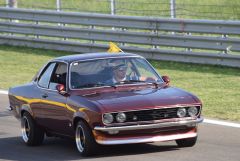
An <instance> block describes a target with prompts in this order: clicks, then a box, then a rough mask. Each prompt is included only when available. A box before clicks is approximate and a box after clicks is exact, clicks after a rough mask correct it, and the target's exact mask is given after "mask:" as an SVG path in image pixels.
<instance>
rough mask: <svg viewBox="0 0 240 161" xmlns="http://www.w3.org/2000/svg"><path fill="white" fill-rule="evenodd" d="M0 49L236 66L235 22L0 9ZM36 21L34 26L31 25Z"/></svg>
mask: <svg viewBox="0 0 240 161" xmlns="http://www.w3.org/2000/svg"><path fill="white" fill-rule="evenodd" d="M0 19H1V21H0V32H1V33H2V34H1V35H0V44H8V45H17V46H29V47H34V48H45V49H54V50H64V51H73V52H79V53H85V52H99V51H106V50H107V48H108V45H107V44H108V42H109V41H113V42H117V43H120V44H121V48H122V49H123V50H124V51H126V52H133V53H138V54H140V55H143V56H145V57H146V58H149V59H157V60H171V61H181V62H191V63H206V64H220V65H227V66H234V67H240V38H239V35H240V22H239V21H216V20H215V21H213V20H212V21H211V20H182V19H160V18H148V17H133V16H131V17H130V16H116V15H114V16H113V15H105V14H87V13H73V12H58V11H41V10H27V9H9V8H0ZM36 22H38V23H36Z"/></svg>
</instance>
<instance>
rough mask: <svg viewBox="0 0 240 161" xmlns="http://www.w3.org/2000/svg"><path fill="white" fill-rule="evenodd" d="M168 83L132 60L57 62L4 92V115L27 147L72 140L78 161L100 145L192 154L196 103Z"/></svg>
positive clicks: (124, 56)
mask: <svg viewBox="0 0 240 161" xmlns="http://www.w3.org/2000/svg"><path fill="white" fill-rule="evenodd" d="M169 82H170V80H169V78H168V77H167V76H163V77H160V76H159V75H158V73H157V72H156V71H155V70H154V68H153V67H152V66H151V65H150V64H149V63H148V61H147V60H146V59H144V58H143V57H141V56H139V55H135V54H128V53H119V54H110V53H91V54H80V55H71V56H64V57H59V58H56V59H54V60H52V61H50V62H48V63H47V64H46V65H45V66H44V67H43V68H42V69H41V70H40V71H39V73H38V74H37V75H36V76H35V77H34V78H33V80H32V81H31V82H30V83H28V84H25V85H22V86H18V87H14V88H11V89H9V100H10V110H13V113H14V115H15V117H16V118H18V119H20V120H21V127H22V138H23V140H24V142H25V143H26V144H27V145H30V146H34V145H39V144H41V143H42V142H43V139H44V136H61V137H62V136H67V137H71V138H75V141H76V145H77V149H78V151H79V152H80V153H81V154H82V155H85V156H86V155H90V154H93V153H94V152H96V151H97V149H96V148H97V147H98V145H99V144H101V145H116V144H134V143H151V142H156V141H171V140H175V141H176V143H177V145H178V146H179V147H189V146H193V145H194V144H195V143H196V141H197V124H198V123H200V122H202V121H203V118H202V117H201V109H202V103H201V101H200V100H199V99H198V98H197V97H196V96H195V95H193V94H191V93H189V92H186V91H184V90H182V89H179V88H175V87H171V86H169Z"/></svg>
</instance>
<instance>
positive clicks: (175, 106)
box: [102, 104, 202, 126]
mask: <svg viewBox="0 0 240 161" xmlns="http://www.w3.org/2000/svg"><path fill="white" fill-rule="evenodd" d="M190 106H197V107H199V112H198V115H197V116H195V117H198V116H199V115H200V114H201V111H202V105H199V104H190V105H189V104H188V105H173V106H165V107H161V106H157V107H155V108H151V109H137V110H128V111H112V112H107V113H110V114H113V113H119V112H134V111H145V110H158V109H168V108H177V107H190ZM104 114H106V113H103V114H102V120H103V115H104ZM187 118H193V117H187ZM171 119H174V118H171ZM175 119H184V118H175ZM161 120H164V119H161ZM151 121H157V120H151ZM102 122H103V121H102ZM139 122H146V123H148V122H150V121H139ZM126 123H136V122H126ZM103 124H104V125H107V126H109V125H122V124H123V123H111V124H105V123H103Z"/></svg>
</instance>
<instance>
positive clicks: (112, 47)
mask: <svg viewBox="0 0 240 161" xmlns="http://www.w3.org/2000/svg"><path fill="white" fill-rule="evenodd" d="M107 52H109V53H119V52H123V51H122V49H120V48H119V47H118V46H117V45H116V44H115V43H113V42H110V43H109V49H108V51H107Z"/></svg>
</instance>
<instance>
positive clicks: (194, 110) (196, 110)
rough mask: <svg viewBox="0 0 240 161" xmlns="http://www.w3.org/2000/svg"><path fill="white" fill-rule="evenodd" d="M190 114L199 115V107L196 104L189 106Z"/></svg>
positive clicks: (192, 115)
mask: <svg viewBox="0 0 240 161" xmlns="http://www.w3.org/2000/svg"><path fill="white" fill-rule="evenodd" d="M188 114H189V116H191V117H194V116H197V114H198V109H197V107H195V106H192V107H189V108H188Z"/></svg>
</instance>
